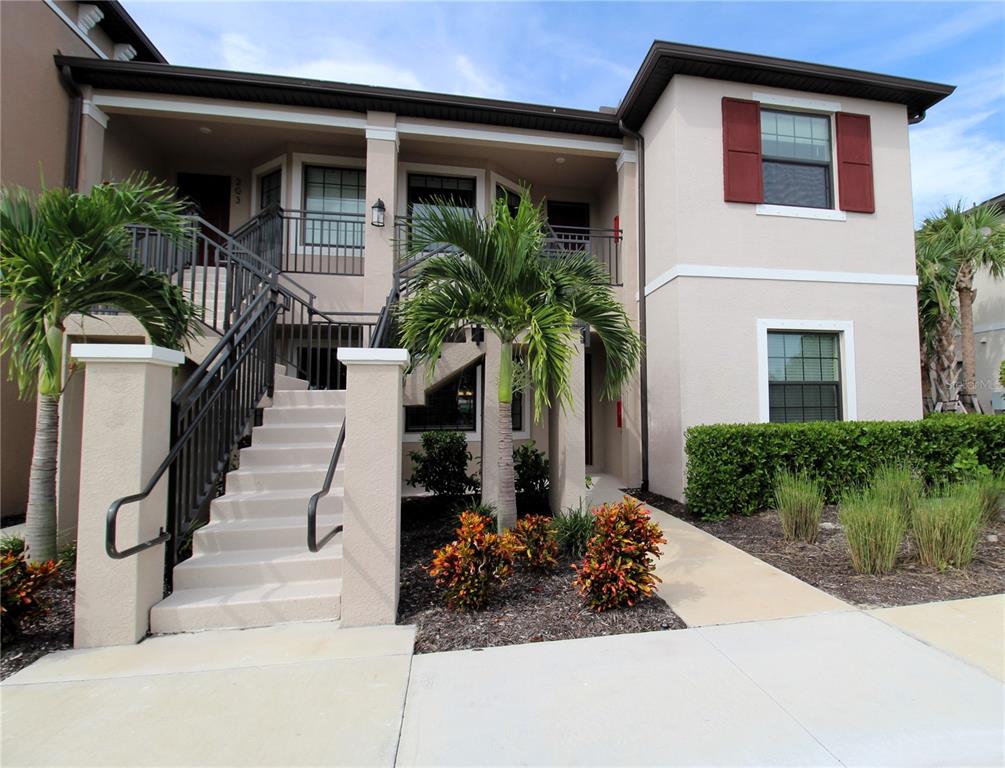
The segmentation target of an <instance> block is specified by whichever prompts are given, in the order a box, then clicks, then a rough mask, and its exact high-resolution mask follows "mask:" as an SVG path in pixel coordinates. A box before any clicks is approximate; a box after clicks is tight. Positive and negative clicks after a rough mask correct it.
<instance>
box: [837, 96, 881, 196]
mask: <svg viewBox="0 0 1005 768" xmlns="http://www.w3.org/2000/svg"><path fill="white" fill-rule="evenodd" d="M835 122H836V124H837V161H838V198H839V200H838V203H839V205H840V207H841V210H842V211H854V212H857V213H875V212H876V199H875V196H874V194H873V184H872V129H871V127H870V124H869V116H868V115H852V114H849V113H848V112H838V113H837V115H835Z"/></svg>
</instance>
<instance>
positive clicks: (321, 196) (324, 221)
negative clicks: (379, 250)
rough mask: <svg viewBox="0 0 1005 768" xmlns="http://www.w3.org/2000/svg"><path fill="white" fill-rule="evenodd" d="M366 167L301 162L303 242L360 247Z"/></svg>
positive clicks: (361, 245)
mask: <svg viewBox="0 0 1005 768" xmlns="http://www.w3.org/2000/svg"><path fill="white" fill-rule="evenodd" d="M365 213H366V171H363V170H359V169H353V168H328V167H325V166H321V165H305V166H304V222H303V242H304V245H315V246H345V247H351V248H362V247H363V216H364V214H365Z"/></svg>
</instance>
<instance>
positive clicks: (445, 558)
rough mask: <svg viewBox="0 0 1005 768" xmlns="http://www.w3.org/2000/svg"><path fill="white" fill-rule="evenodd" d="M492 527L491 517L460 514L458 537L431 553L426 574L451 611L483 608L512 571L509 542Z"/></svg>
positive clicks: (475, 513) (493, 524) (469, 513)
mask: <svg viewBox="0 0 1005 768" xmlns="http://www.w3.org/2000/svg"><path fill="white" fill-rule="evenodd" d="M494 528H495V523H494V522H493V521H492V518H491V517H488V516H486V515H482V514H479V513H477V512H462V513H461V515H460V519H459V525H458V527H457V530H456V531H455V534H456V536H457V538H456V539H455V540H454V541H452V542H450V543H449V544H447V545H446V546H445V547H442V548H440V549H438V550H436V551H435V552H433V561H432V562H431V563H430V565H429V567H428V568H427V571H428V573H429V575H430V576H432V577H433V579H434V580H435V581H436V583H437V584H438V585H439V586H440V587H442V588H443V589H444V592H445V593H446V597H447V605H448V606H449V607H450V608H454V609H457V610H461V611H464V610H470V609H474V610H478V609H481V608H484V607H485V606H486V605H487V604H488V600H489V596H490V595H491V594H492V591H493V590H494V589H495V588H496V587H498V586H499V585H501V584H502V583H503V582H504V581H505V580H506V579H507V578H508V577H509V576H510V574H511V573H512V572H513V552H512V550H511V549H510V545H509V542H508V541H507V539H506V538H504V537H503V536H500V535H499V534H497V533H495V532H494Z"/></svg>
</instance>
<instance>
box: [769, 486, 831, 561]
mask: <svg viewBox="0 0 1005 768" xmlns="http://www.w3.org/2000/svg"><path fill="white" fill-rule="evenodd" d="M775 507H776V508H777V509H778V517H779V519H780V520H781V522H782V533H783V534H784V535H785V538H786V539H790V540H793V539H800V540H802V541H806V542H809V543H810V544H812V543H813V542H814V541H816V540H817V533H818V532H819V530H820V514H821V513H822V512H823V509H824V492H823V489H822V488H821V487H820V483H818V482H817V481H816V480H814V479H813V478H811V477H810V476H809V475H807V474H805V473H803V472H800V473H795V472H789V471H788V470H783V471H781V472H779V473H778V474H777V475H776V477H775Z"/></svg>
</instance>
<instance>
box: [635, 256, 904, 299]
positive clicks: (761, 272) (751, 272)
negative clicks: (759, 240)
mask: <svg viewBox="0 0 1005 768" xmlns="http://www.w3.org/2000/svg"><path fill="white" fill-rule="evenodd" d="M679 277H713V278H723V279H728V280H781V281H791V282H797V283H849V284H857V285H907V286H915V287H916V286H917V285H918V276H917V275H890V274H883V273H879V272H823V271H817V270H814V269H769V268H760V267H715V266H706V265H703V264H678V265H677V266H676V267H674V268H673V269H668V270H667V271H666V272H664V273H663V274H662V275H660V276H659V277H657V278H655V279H654V280H651V281H650V282H649V283H647V284H646V296H649V295H650V294H652V293H655V292H656V291H657V290H659V289H660V288H662V287H663V286H664V285H666V284H667V283H670V282H672V281H674V280H676V279H677V278H679Z"/></svg>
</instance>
